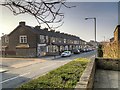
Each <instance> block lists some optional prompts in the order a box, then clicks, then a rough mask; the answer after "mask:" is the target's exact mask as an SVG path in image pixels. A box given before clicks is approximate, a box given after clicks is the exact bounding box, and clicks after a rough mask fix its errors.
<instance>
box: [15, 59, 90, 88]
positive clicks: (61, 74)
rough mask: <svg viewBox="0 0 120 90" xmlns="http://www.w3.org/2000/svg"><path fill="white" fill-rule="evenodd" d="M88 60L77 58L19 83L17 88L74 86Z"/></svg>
mask: <svg viewBox="0 0 120 90" xmlns="http://www.w3.org/2000/svg"><path fill="white" fill-rule="evenodd" d="M88 62H89V60H87V59H85V58H79V59H76V60H73V61H71V62H69V63H67V64H65V65H64V66H61V67H59V68H57V69H56V70H53V71H51V72H49V73H47V74H46V75H44V76H41V77H39V78H37V79H34V80H31V81H29V82H27V83H25V84H23V85H21V86H20V87H19V88H17V90H23V89H36V88H74V87H75V86H76V84H77V82H78V81H79V78H80V76H81V75H82V73H83V71H84V69H85V68H86V66H87V63H88Z"/></svg>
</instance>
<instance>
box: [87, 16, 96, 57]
mask: <svg viewBox="0 0 120 90" xmlns="http://www.w3.org/2000/svg"><path fill="white" fill-rule="evenodd" d="M88 19H93V20H94V29H95V32H94V34H95V48H97V42H96V18H95V17H93V18H85V20H88ZM96 56H97V54H95V57H96Z"/></svg>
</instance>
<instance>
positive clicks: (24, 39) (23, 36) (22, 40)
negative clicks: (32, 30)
mask: <svg viewBox="0 0 120 90" xmlns="http://www.w3.org/2000/svg"><path fill="white" fill-rule="evenodd" d="M19 38H20V43H27V36H26V35H21V36H20V37H19Z"/></svg>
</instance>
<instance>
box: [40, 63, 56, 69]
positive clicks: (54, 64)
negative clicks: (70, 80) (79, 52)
mask: <svg viewBox="0 0 120 90" xmlns="http://www.w3.org/2000/svg"><path fill="white" fill-rule="evenodd" d="M53 65H55V64H51V65H49V66H45V67H42V68H40V69H45V68H47V67H51V66H53Z"/></svg>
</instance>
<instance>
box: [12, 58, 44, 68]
mask: <svg viewBox="0 0 120 90" xmlns="http://www.w3.org/2000/svg"><path fill="white" fill-rule="evenodd" d="M44 61H45V60H35V61H29V62H23V63H18V64H14V65H11V66H10V67H13V68H21V67H25V66H28V65H32V64H37V63H41V62H44Z"/></svg>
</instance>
